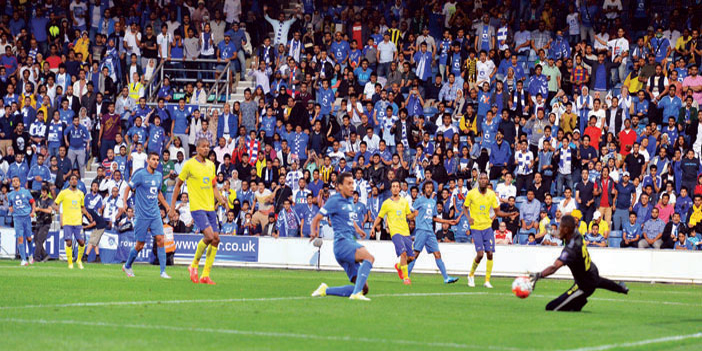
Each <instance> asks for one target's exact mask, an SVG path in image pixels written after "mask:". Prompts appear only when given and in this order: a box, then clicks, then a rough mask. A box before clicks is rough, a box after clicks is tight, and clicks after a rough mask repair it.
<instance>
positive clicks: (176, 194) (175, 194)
mask: <svg viewBox="0 0 702 351" xmlns="http://www.w3.org/2000/svg"><path fill="white" fill-rule="evenodd" d="M182 187H183V180H182V179H180V176H179V177H178V178H176V184H175V187H174V188H173V197H172V198H171V207H170V209H171V210H170V212H169V213H168V216H169V217H171V218H175V215H176V212H175V211H176V210H175V208H176V202H178V197H179V196H180V188H182Z"/></svg>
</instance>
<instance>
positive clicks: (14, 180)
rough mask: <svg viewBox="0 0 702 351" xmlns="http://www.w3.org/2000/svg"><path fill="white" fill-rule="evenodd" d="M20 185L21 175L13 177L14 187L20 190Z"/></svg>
mask: <svg viewBox="0 0 702 351" xmlns="http://www.w3.org/2000/svg"><path fill="white" fill-rule="evenodd" d="M20 185H22V183H21V182H20V179H19V177H12V187H13V188H15V190H19V188H20Z"/></svg>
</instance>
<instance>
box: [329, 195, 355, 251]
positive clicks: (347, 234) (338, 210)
mask: <svg viewBox="0 0 702 351" xmlns="http://www.w3.org/2000/svg"><path fill="white" fill-rule="evenodd" d="M319 213H321V214H322V215H323V216H327V217H329V220H330V222H331V226H332V228H333V229H334V242H337V241H339V240H342V239H347V240H356V230H355V229H354V222H356V220H357V217H358V216H357V215H356V211H354V206H353V198H351V197H349V198H344V197H343V196H341V194H335V195H333V196H331V197H330V198H329V200H328V201H327V203H325V204H324V206H323V207H322V209H321V210H319Z"/></svg>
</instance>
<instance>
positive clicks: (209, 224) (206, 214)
mask: <svg viewBox="0 0 702 351" xmlns="http://www.w3.org/2000/svg"><path fill="white" fill-rule="evenodd" d="M195 148H196V152H197V153H196V155H195V157H193V158H191V159H189V160H188V161H187V162H185V165H183V169H182V170H181V171H180V175H179V176H178V180H177V181H176V185H175V188H174V189H173V198H172V199H171V211H170V212H169V215H170V216H171V218H174V217H175V216H176V212H175V206H176V202H177V201H178V197H179V196H180V188H181V187H182V186H183V183H185V184H186V185H187V187H188V196H189V198H190V212H191V213H192V216H193V221H194V222H195V225H197V227H198V228H199V229H200V232H201V233H202V235H203V236H204V238H203V239H202V240H200V242H199V243H198V244H197V249H196V250H195V257H194V258H193V262H192V264H190V267H188V272H189V273H190V280H192V282H193V283H195V284H197V283H198V282H200V283H203V284H211V285H214V284H215V282H213V281H212V279H210V270H211V269H212V264H213V263H214V259H215V256H216V255H217V248H218V246H219V225H218V224H217V215H216V213H215V201H214V200H215V198H216V199H217V202H219V203H220V204H222V206H224V207H225V208H226V209H227V211H228V210H229V204H228V203H227V200H226V199H224V198H223V197H222V194H220V192H219V191H218V190H217V188H216V187H215V186H214V184H215V182H216V181H217V179H216V175H215V166H214V163H212V161H210V160H209V159H207V154H208V153H209V152H210V143H209V142H208V141H207V139H198V140H197V142H196V146H195ZM205 249H207V254H206V256H205V268H204V269H203V270H202V277H201V278H200V279H199V280H198V277H197V274H198V273H197V267H198V265H199V264H200V258H201V257H202V254H203V252H205Z"/></svg>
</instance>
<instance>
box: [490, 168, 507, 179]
mask: <svg viewBox="0 0 702 351" xmlns="http://www.w3.org/2000/svg"><path fill="white" fill-rule="evenodd" d="M503 168H504V167H502V166H495V165H493V166H492V167H490V180H495V179H500V177H501V176H502V169H503Z"/></svg>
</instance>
